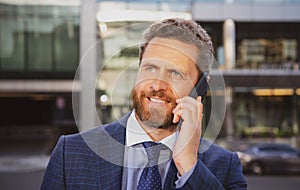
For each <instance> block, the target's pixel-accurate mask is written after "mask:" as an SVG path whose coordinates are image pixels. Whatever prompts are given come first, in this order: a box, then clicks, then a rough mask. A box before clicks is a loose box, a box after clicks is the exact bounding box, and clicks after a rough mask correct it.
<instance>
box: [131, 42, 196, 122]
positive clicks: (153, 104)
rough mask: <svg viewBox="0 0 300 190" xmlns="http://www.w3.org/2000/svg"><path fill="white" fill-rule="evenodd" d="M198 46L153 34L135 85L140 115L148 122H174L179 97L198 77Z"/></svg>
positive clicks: (133, 98)
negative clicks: (174, 111)
mask: <svg viewBox="0 0 300 190" xmlns="http://www.w3.org/2000/svg"><path fill="white" fill-rule="evenodd" d="M196 57H197V47H196V46H193V45H190V44H186V43H183V42H181V41H178V40H174V39H165V38H153V39H152V40H151V41H150V42H149V44H148V45H147V47H146V49H145V52H144V54H143V57H142V62H141V65H140V68H139V72H138V75H137V78H136V81H135V86H134V88H133V89H132V100H133V108H134V109H135V111H136V115H137V118H138V120H139V121H140V122H143V123H144V124H146V125H147V126H150V127H156V128H168V127H169V126H171V125H174V124H173V122H172V120H173V114H172V111H173V109H174V108H175V106H176V102H175V101H176V99H177V98H180V97H183V96H187V95H188V94H189V93H190V92H191V90H192V88H193V87H194V84H195V83H196V81H197V79H198V69H197V66H196V64H195V60H196Z"/></svg>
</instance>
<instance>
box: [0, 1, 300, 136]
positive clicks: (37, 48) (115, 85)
mask: <svg viewBox="0 0 300 190" xmlns="http://www.w3.org/2000/svg"><path fill="white" fill-rule="evenodd" d="M299 10H300V1H299V0H260V1H259V0H210V1H208V0H187V1H180V0H159V1H150V0H140V1H137V0H123V1H122V0H110V1H104V0H103V1H102V0H83V1H80V0H57V1H37V0H30V1H19V0H0V15H1V17H0V37H1V46H0V107H1V109H0V110H1V120H0V130H1V133H0V136H1V139H6V138H20V137H22V138H28V137H31V136H34V137H36V138H38V137H41V136H43V137H45V138H49V139H56V138H57V136H58V135H60V134H65V133H73V132H76V131H77V127H76V123H75V120H76V121H77V125H78V126H79V128H80V130H81V129H82V130H84V129H88V128H92V127H94V126H96V125H99V123H100V122H102V123H107V122H110V121H112V120H114V119H116V118H119V117H121V116H122V115H123V114H124V113H126V112H127V111H128V110H130V101H129V98H128V96H129V93H130V90H131V88H132V85H133V81H134V78H135V73H136V71H137V68H138V67H137V66H138V64H137V63H138V59H137V55H138V43H139V42H140V37H141V32H142V30H143V29H144V28H145V27H147V26H148V24H150V23H152V22H153V21H155V20H160V19H162V18H166V17H171V16H176V17H184V18H188V19H194V20H195V21H197V22H198V23H199V24H201V25H202V26H203V27H204V28H205V29H206V30H207V31H208V33H209V34H210V36H211V37H212V40H213V43H214V47H215V57H216V59H217V61H218V63H219V64H220V69H221V70H222V73H223V76H224V79H225V84H226V94H225V92H223V93H224V94H223V96H224V97H225V96H226V105H227V109H226V110H227V112H226V117H225V121H224V123H223V125H224V126H223V128H222V131H221V134H220V136H223V137H230V138H232V137H233V138H240V137H249V136H251V137H253V136H262V137H268V138H269V137H272V138H274V137H287V138H291V137H296V136H297V135H298V133H299V132H298V131H299V122H300V119H299V118H300V109H299V107H300V98H299V96H300V70H299V55H300V45H299V44H300V35H299V31H300V12H299ZM79 63H80V64H79ZM209 101H210V97H209V96H208V102H209ZM207 106H208V108H207V110H209V104H207ZM73 112H74V113H73ZM74 115H75V116H74ZM74 117H75V119H74Z"/></svg>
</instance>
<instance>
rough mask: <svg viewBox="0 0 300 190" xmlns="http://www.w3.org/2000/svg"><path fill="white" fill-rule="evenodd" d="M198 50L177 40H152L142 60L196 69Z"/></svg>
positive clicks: (156, 38)
mask: <svg viewBox="0 0 300 190" xmlns="http://www.w3.org/2000/svg"><path fill="white" fill-rule="evenodd" d="M197 53H198V48H197V47H196V46H195V45H192V44H187V43H184V42H181V41H179V40H176V39H167V38H158V37H155V38H153V39H152V40H150V41H149V42H148V44H147V46H146V49H145V52H144V54H143V57H142V59H143V60H145V59H159V60H164V61H166V62H170V63H173V64H178V66H179V65H182V66H188V67H190V68H193V69H195V67H197V66H196V59H197Z"/></svg>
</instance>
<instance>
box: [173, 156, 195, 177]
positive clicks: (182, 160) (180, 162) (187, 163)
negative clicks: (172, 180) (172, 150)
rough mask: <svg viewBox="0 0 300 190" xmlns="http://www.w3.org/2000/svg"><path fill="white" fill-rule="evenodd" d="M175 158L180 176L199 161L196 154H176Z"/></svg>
mask: <svg viewBox="0 0 300 190" xmlns="http://www.w3.org/2000/svg"><path fill="white" fill-rule="evenodd" d="M173 159H174V163H175V165H176V168H177V170H178V174H179V175H180V176H183V175H184V174H185V173H187V172H188V171H190V170H191V169H192V168H193V167H194V166H195V164H196V163H197V157H195V156H189V157H180V156H176V158H173Z"/></svg>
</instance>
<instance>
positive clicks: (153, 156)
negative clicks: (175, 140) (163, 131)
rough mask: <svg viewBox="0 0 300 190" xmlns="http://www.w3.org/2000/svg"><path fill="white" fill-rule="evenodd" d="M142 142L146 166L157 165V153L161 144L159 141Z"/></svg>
mask: <svg viewBox="0 0 300 190" xmlns="http://www.w3.org/2000/svg"><path fill="white" fill-rule="evenodd" d="M142 144H143V146H144V148H145V150H146V152H147V155H148V160H149V162H148V166H150V167H151V166H154V165H157V164H158V158H159V154H160V151H161V149H162V146H163V145H162V144H161V143H155V142H151V141H147V142H143V143H142Z"/></svg>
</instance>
